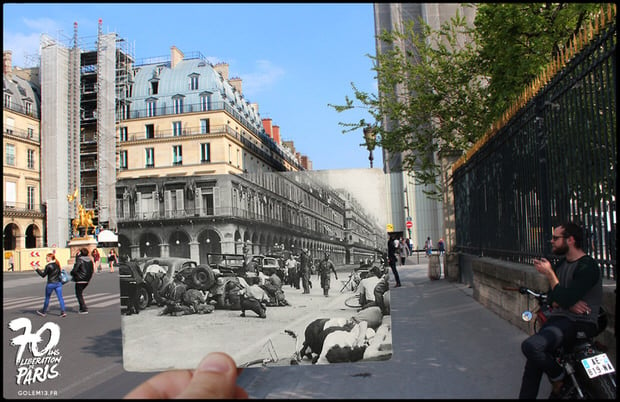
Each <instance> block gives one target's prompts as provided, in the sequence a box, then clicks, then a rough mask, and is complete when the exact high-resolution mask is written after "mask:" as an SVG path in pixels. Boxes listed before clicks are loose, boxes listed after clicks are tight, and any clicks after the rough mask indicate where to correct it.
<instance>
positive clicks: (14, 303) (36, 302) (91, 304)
mask: <svg viewBox="0 0 620 402" xmlns="http://www.w3.org/2000/svg"><path fill="white" fill-rule="evenodd" d="M63 299H64V301H65V308H66V307H77V306H78V305H79V303H78V301H77V299H76V297H75V294H71V295H63ZM44 301H45V297H40V296H39V297H18V298H5V299H3V303H2V310H4V311H7V310H15V309H19V308H22V309H23V308H37V307H39V308H40V307H42V306H43V302H44ZM84 301H85V302H86V305H87V306H88V308H89V309H90V308H99V307H108V306H112V305H114V304H119V305H120V296H119V294H118V293H93V294H85V295H84ZM58 306H59V303H58V298H56V294H55V293H52V296H51V297H50V304H49V309H52V308H54V307H58Z"/></svg>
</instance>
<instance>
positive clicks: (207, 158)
mask: <svg viewBox="0 0 620 402" xmlns="http://www.w3.org/2000/svg"><path fill="white" fill-rule="evenodd" d="M200 162H201V163H206V162H211V144H210V143H208V142H204V143H202V144H200Z"/></svg>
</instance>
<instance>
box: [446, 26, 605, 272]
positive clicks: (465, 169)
mask: <svg viewBox="0 0 620 402" xmlns="http://www.w3.org/2000/svg"><path fill="white" fill-rule="evenodd" d="M615 60H616V24H615V22H613V23H612V24H611V25H610V26H608V27H607V28H606V29H605V30H604V31H602V32H601V33H600V34H599V35H596V36H594V38H593V39H592V40H591V41H590V42H589V44H588V45H586V46H584V48H583V50H582V51H581V52H579V53H578V54H577V55H575V57H573V58H572V60H570V61H569V62H568V63H567V64H566V66H565V67H564V68H563V69H561V70H560V71H559V72H558V73H557V74H555V75H554V76H553V78H550V79H549V80H548V83H547V84H546V85H545V86H544V87H543V88H542V89H541V90H540V91H539V92H538V93H537V94H536V95H535V96H534V97H532V99H530V100H529V102H527V103H526V104H525V105H524V106H523V107H522V108H521V109H520V110H518V111H517V112H516V113H515V114H514V115H513V117H512V118H511V119H510V120H509V121H508V122H507V124H505V125H504V126H503V127H501V128H500V129H499V130H498V131H497V132H496V134H495V135H493V136H492V137H491V138H490V139H489V140H488V141H486V142H484V143H483V145H481V146H480V147H479V149H478V151H477V152H475V153H474V154H473V155H472V156H471V157H470V158H469V159H468V160H467V161H466V162H465V163H463V164H462V165H460V166H458V167H456V169H455V171H454V175H453V186H454V187H453V188H454V200H455V201H454V202H455V220H456V247H455V248H456V250H458V251H462V252H467V253H472V254H477V255H484V256H489V257H494V258H499V259H504V260H510V261H515V262H522V263H528V264H529V263H531V262H532V259H533V258H534V257H539V256H546V257H547V258H551V257H552V255H551V245H550V239H551V234H552V230H553V227H554V226H556V225H557V224H559V223H561V222H562V221H565V220H573V221H576V222H578V223H580V224H582V225H583V227H584V230H585V239H584V243H585V244H584V250H585V251H586V252H587V253H588V254H590V255H592V257H594V258H595V259H596V260H597V262H598V264H599V267H600V268H601V271H602V272H603V274H604V277H606V278H607V279H615V278H616V169H617V166H616V160H617V154H616V146H617V144H616V128H617V127H616V62H615Z"/></svg>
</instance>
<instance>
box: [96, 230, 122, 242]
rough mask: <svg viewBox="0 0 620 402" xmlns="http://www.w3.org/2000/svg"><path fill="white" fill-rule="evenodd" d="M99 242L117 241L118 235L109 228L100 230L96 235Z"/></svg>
mask: <svg viewBox="0 0 620 402" xmlns="http://www.w3.org/2000/svg"><path fill="white" fill-rule="evenodd" d="M97 241H98V242H99V243H118V236H117V235H115V234H114V232H113V231H111V230H102V231H101V232H99V236H97Z"/></svg>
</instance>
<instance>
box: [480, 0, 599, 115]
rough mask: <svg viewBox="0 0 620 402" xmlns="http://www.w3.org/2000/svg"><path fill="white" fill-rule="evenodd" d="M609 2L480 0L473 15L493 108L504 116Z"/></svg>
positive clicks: (481, 60)
mask: <svg viewBox="0 0 620 402" xmlns="http://www.w3.org/2000/svg"><path fill="white" fill-rule="evenodd" d="M603 4H606V3H504V4H496V3H488V4H487V3H482V4H478V10H477V13H476V19H475V21H474V24H475V30H474V31H473V33H474V38H475V41H476V43H477V45H478V65H479V66H480V69H481V73H482V74H483V75H485V76H488V77H489V82H490V83H489V92H490V97H489V105H488V107H489V110H490V111H491V113H492V115H493V116H494V117H495V118H498V117H499V116H501V114H502V113H503V112H504V110H506V109H507V108H508V107H509V106H510V104H511V103H512V102H514V100H515V99H516V98H517V97H518V96H519V94H520V93H521V92H522V91H523V90H524V88H525V87H526V86H527V85H528V84H529V83H530V82H531V81H532V80H534V79H535V78H536V77H537V76H538V74H540V73H541V72H542V70H543V69H544V68H545V66H546V65H547V64H549V63H550V62H551V61H553V60H554V58H555V57H557V56H558V55H559V54H560V49H562V48H565V47H566V46H568V43H569V41H570V39H571V38H572V36H573V34H576V33H577V32H578V31H579V30H580V29H581V28H583V27H584V26H585V25H586V24H587V23H588V22H589V21H590V19H591V17H592V16H593V15H595V14H596V13H597V12H598V11H599V10H600V9H601V7H602V6H603Z"/></svg>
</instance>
